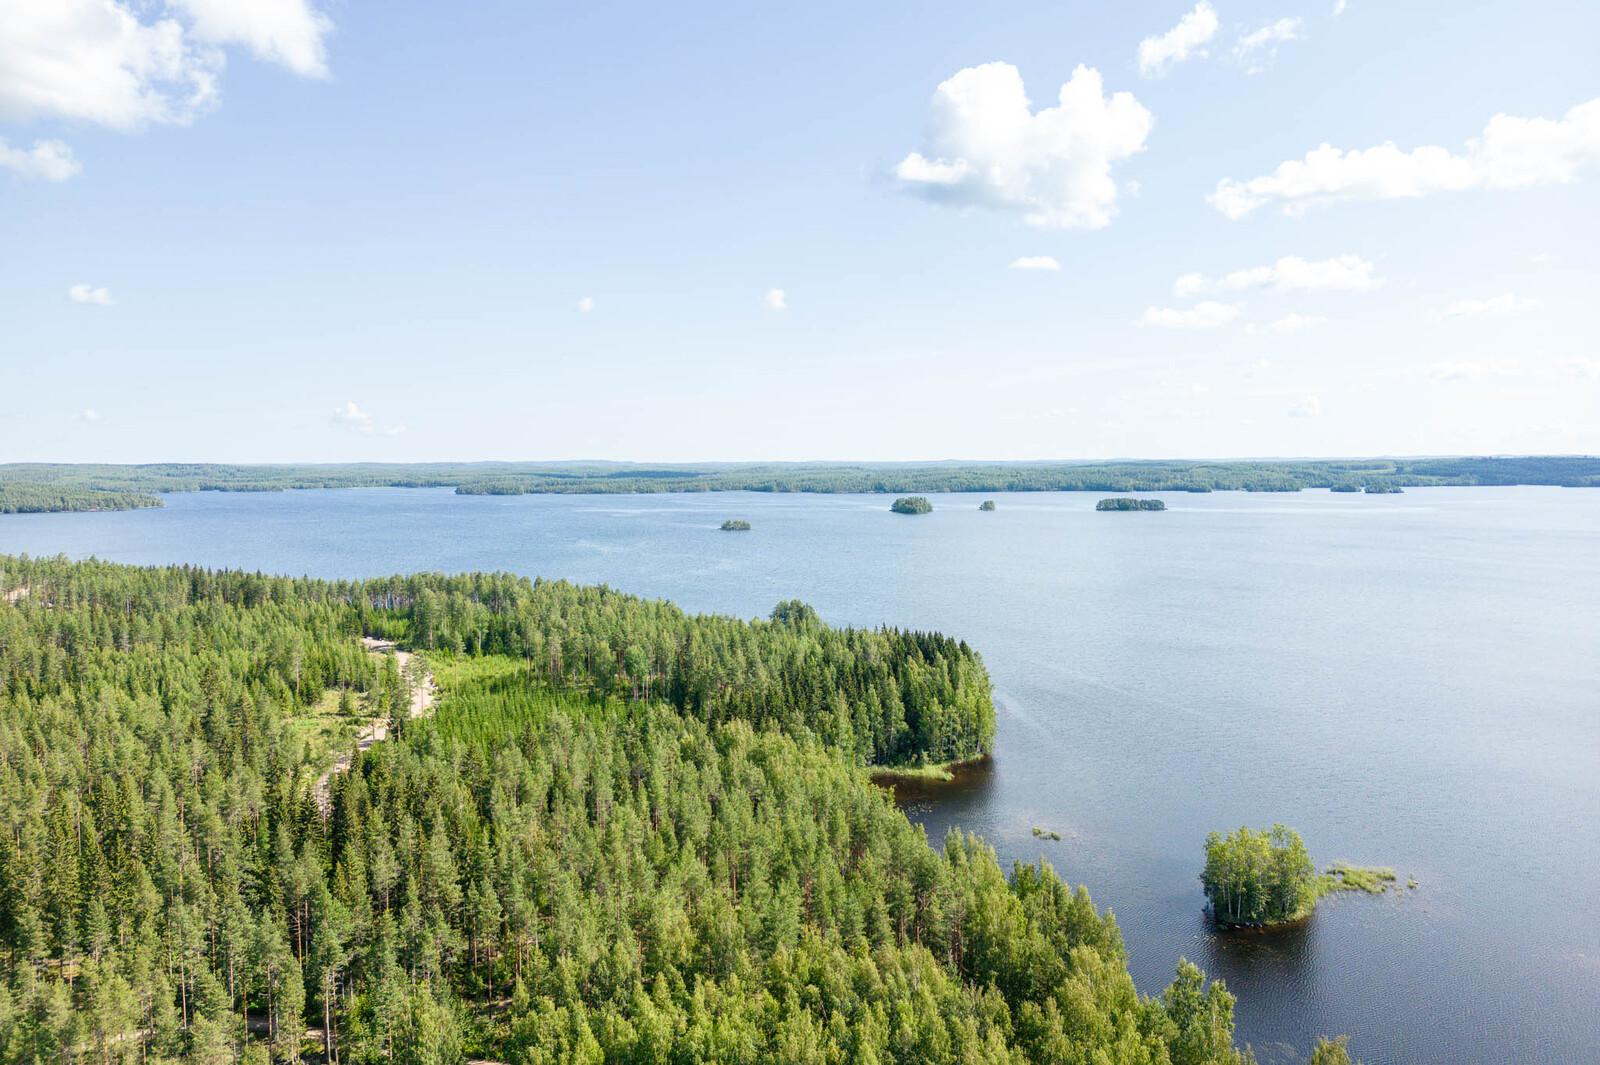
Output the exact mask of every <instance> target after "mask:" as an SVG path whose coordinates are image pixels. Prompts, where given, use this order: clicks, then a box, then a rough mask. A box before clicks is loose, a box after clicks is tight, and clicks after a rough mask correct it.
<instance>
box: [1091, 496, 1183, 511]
mask: <svg viewBox="0 0 1600 1065" xmlns="http://www.w3.org/2000/svg"><path fill="white" fill-rule="evenodd" d="M1094 509H1096V510H1166V509H1167V505H1166V504H1165V503H1163V502H1162V501H1161V500H1159V499H1134V498H1133V497H1131V496H1119V497H1118V498H1116V499H1102V500H1101V501H1100V502H1098V503H1096V504H1095V505H1094Z"/></svg>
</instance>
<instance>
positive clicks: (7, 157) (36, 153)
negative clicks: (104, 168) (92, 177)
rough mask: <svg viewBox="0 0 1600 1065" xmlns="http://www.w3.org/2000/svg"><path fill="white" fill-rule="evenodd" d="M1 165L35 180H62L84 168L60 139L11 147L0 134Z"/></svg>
mask: <svg viewBox="0 0 1600 1065" xmlns="http://www.w3.org/2000/svg"><path fill="white" fill-rule="evenodd" d="M0 167H5V168H6V169H7V170H11V171H15V172H16V173H18V174H21V175H22V176H23V177H25V178H32V179H34V180H36V181H65V180H67V179H68V178H70V177H74V176H76V175H77V174H78V173H79V172H80V171H82V170H83V164H81V163H79V162H78V160H77V159H76V158H74V157H73V154H72V149H71V148H69V147H68V146H67V145H65V144H63V143H61V142H60V141H34V142H33V147H32V148H13V147H11V145H9V144H7V143H6V139H5V138H4V137H0Z"/></svg>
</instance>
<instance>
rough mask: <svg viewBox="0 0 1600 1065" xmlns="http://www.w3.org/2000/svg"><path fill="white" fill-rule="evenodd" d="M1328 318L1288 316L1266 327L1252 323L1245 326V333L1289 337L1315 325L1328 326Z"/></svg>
mask: <svg viewBox="0 0 1600 1065" xmlns="http://www.w3.org/2000/svg"><path fill="white" fill-rule="evenodd" d="M1327 324H1328V320H1327V319H1326V318H1322V317H1319V316H1317V315H1314V314H1286V315H1284V316H1283V317H1282V318H1278V319H1275V320H1273V321H1270V322H1268V323H1267V324H1266V325H1256V324H1254V323H1251V324H1250V325H1247V326H1245V332H1247V333H1250V334H1252V335H1254V336H1275V337H1282V336H1288V335H1289V334H1290V333H1298V332H1300V330H1302V329H1309V328H1311V327H1312V326H1314V325H1327Z"/></svg>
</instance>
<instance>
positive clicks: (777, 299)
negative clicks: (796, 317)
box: [761, 288, 789, 311]
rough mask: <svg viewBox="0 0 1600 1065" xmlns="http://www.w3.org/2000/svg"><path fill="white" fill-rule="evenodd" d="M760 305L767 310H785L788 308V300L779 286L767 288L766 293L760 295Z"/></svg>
mask: <svg viewBox="0 0 1600 1065" xmlns="http://www.w3.org/2000/svg"><path fill="white" fill-rule="evenodd" d="M761 305H762V306H763V307H765V308H766V309H767V310H769V311H786V310H788V309H789V300H788V297H786V296H785V295H784V294H783V289H781V288H769V289H767V294H766V295H765V296H762V297H761Z"/></svg>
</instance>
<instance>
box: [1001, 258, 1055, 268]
mask: <svg viewBox="0 0 1600 1065" xmlns="http://www.w3.org/2000/svg"><path fill="white" fill-rule="evenodd" d="M1009 269H1012V270H1059V269H1061V264H1060V263H1058V262H1056V260H1055V257H1054V256H1051V255H1024V256H1022V257H1021V258H1020V259H1012V260H1011V265H1010V267H1009Z"/></svg>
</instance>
